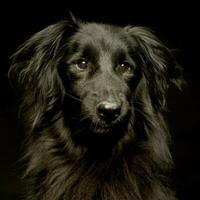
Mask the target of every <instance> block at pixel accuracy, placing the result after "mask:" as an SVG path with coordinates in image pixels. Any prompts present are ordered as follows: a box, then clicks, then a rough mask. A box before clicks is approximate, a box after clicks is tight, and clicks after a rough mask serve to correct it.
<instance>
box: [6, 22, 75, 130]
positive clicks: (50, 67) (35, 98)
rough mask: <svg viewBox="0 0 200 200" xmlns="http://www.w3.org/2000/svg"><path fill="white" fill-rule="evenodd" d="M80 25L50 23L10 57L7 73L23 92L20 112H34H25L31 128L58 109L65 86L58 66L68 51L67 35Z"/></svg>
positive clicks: (14, 85) (13, 84)
mask: <svg viewBox="0 0 200 200" xmlns="http://www.w3.org/2000/svg"><path fill="white" fill-rule="evenodd" d="M77 28H78V25H77V24H74V23H70V22H68V21H61V22H59V23H56V24H54V25H50V26H48V27H47V28H45V29H44V30H42V31H40V32H38V33H36V34H34V35H33V36H32V37H31V38H30V39H29V40H27V41H26V42H25V43H24V44H22V45H21V46H20V47H19V49H18V51H17V52H16V53H15V54H14V55H13V56H12V57H11V61H12V64H11V68H10V70H9V74H8V76H9V79H10V82H11V85H12V86H13V87H14V88H16V89H17V93H18V92H20V93H21V92H22V104H21V112H23V115H24V113H25V114H26V113H28V112H29V115H28V116H30V113H31V117H29V119H27V118H26V115H25V120H28V124H29V128H33V129H34V128H36V127H38V126H40V124H41V122H42V121H45V120H46V121H50V118H51V115H52V116H53V114H51V113H52V111H53V110H56V109H57V110H59V109H58V107H59V106H60V104H61V101H62V99H63V96H64V89H63V85H62V82H61V80H60V77H59V74H58V71H57V68H58V66H59V64H60V63H61V60H62V58H63V57H64V55H63V54H64V53H66V52H65V51H64V48H65V47H66V45H67V40H68V38H69V37H70V36H71V35H73V33H74V32H75V31H76V29H77ZM54 115H55V113H54ZM45 117H48V118H49V119H48V120H47V119H45ZM26 124H27V123H26ZM30 126H31V127H30Z"/></svg>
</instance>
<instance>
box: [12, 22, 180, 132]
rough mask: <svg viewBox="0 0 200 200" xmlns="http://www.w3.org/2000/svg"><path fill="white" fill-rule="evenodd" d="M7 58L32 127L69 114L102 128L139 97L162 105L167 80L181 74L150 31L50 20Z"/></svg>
mask: <svg viewBox="0 0 200 200" xmlns="http://www.w3.org/2000/svg"><path fill="white" fill-rule="evenodd" d="M12 63H13V64H12V67H11V69H10V73H9V75H10V79H11V80H12V83H13V85H16V84H17V85H18V88H19V89H20V90H22V92H23V94H24V96H23V104H22V105H23V106H22V109H23V112H26V113H27V114H28V116H29V117H28V118H27V119H28V122H29V124H30V126H31V127H32V129H34V128H39V127H42V126H43V125H44V124H45V123H50V122H52V121H54V120H56V117H59V116H60V115H61V113H62V114H63V112H64V114H65V113H66V112H68V116H69V115H70V116H71V118H73V117H74V118H77V117H78V118H79V120H83V121H84V120H87V121H88V122H89V123H90V124H92V125H90V126H89V127H91V129H92V130H93V131H94V132H98V131H99V132H107V130H110V129H111V127H120V124H121V123H123V122H124V121H127V119H128V118H130V116H133V113H134V109H135V107H136V104H134V102H136V101H137V102H138V99H139V102H144V101H145V102H148V105H149V107H150V108H151V109H152V110H153V111H154V112H160V111H162V110H163V109H164V107H165V98H166V92H167V89H168V86H169V83H170V82H172V81H173V82H175V83H176V84H178V83H179V82H178V81H176V80H177V78H179V77H180V70H179V68H178V67H177V66H176V63H175V61H174V59H173V56H172V54H171V52H170V50H169V49H168V48H166V47H165V46H164V45H163V44H162V43H161V42H160V41H159V40H158V38H157V37H156V36H155V35H154V34H153V33H152V32H151V31H150V30H148V29H146V28H144V27H131V26H127V27H118V26H113V25H105V24H98V23H80V22H72V23H71V22H68V21H62V22H59V23H57V24H54V25H51V26H49V27H47V28H45V29H44V30H42V31H40V32H39V33H36V34H35V35H33V36H32V37H31V38H30V39H29V40H28V41H26V42H25V43H24V44H23V45H22V46H21V47H20V48H19V50H18V51H17V52H16V53H15V54H14V56H13V57H12ZM66 102H68V104H66ZM72 102H73V103H72ZM73 115H74V116H73Z"/></svg>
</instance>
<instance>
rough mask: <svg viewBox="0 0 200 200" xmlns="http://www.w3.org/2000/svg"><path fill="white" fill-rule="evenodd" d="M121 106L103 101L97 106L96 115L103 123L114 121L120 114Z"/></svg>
mask: <svg viewBox="0 0 200 200" xmlns="http://www.w3.org/2000/svg"><path fill="white" fill-rule="evenodd" d="M120 111H121V104H119V103H117V102H108V101H103V102H101V103H99V104H98V106H97V113H98V115H99V116H100V118H102V119H103V120H105V121H114V120H115V119H116V118H117V117H118V116H119V114H120Z"/></svg>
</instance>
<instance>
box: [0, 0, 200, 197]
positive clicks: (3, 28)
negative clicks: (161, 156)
mask: <svg viewBox="0 0 200 200" xmlns="http://www.w3.org/2000/svg"><path fill="white" fill-rule="evenodd" d="M108 2H109V1H107V2H103V1H93V3H91V4H89V3H87V4H86V2H85V1H84V2H82V3H80V2H74V3H71V4H69V2H68V3H67V2H66V3H60V2H58V1H55V2H54V3H51V2H50V1H49V2H48V3H46V4H43V5H41V3H37V2H36V1H26V3H23V4H22V3H21V4H19V2H18V4H17V5H14V4H13V2H8V1H7V5H5V4H4V5H0V199H1V200H15V199H20V195H19V192H20V190H21V184H20V171H21V170H20V169H21V164H20V163H19V162H18V160H19V158H20V151H21V150H20V149H21V148H20V146H21V144H22V141H23V139H24V133H23V130H22V127H21V125H20V123H19V120H18V116H17V100H16V97H15V95H14V94H13V93H12V90H11V88H10V86H9V84H8V80H7V75H6V73H7V71H8V68H9V57H10V55H12V53H14V51H15V50H16V48H17V46H18V45H19V44H21V43H22V42H23V41H24V40H25V39H28V38H29V37H30V36H31V35H32V34H33V33H35V32H37V31H39V30H41V29H43V28H44V27H46V26H47V25H49V24H52V23H54V22H57V21H59V20H62V19H66V18H67V16H68V10H69V9H70V10H71V11H72V12H73V13H74V14H75V16H76V17H78V18H80V19H82V20H86V21H99V22H106V23H114V24H118V25H126V24H133V25H143V26H148V27H150V28H152V29H154V30H155V31H156V33H157V35H158V36H159V37H160V39H161V40H163V41H164V42H165V43H166V44H167V45H168V47H170V48H172V49H176V50H177V51H176V57H177V60H178V62H179V64H180V65H181V66H182V67H183V68H184V76H185V79H186V81H187V83H188V86H187V87H185V88H184V89H183V92H179V91H178V90H177V89H175V88H173V87H172V88H171V89H170V91H169V98H168V104H169V112H168V115H167V120H168V122H169V127H170V131H171V133H172V139H173V144H172V152H173V157H174V160H175V169H174V171H173V173H172V180H173V182H172V184H173V186H174V188H175V189H176V191H177V195H178V197H179V199H180V200H186V199H187V200H193V199H197V198H198V193H199V187H200V172H199V171H200V164H199V157H200V156H199V152H200V151H199V150H200V145H199V143H200V142H199V136H198V135H199V129H200V128H199V127H200V118H199V116H200V93H199V91H200V90H199V86H200V76H199V60H198V56H199V53H200V52H199V44H198V42H199V38H200V37H199V33H198V28H199V20H198V17H200V16H198V15H199V13H198V12H199V10H198V7H199V6H197V4H194V3H193V2H191V1H190V3H189V4H188V3H184V2H181V3H180V4H178V2H177V3H176V4H175V2H173V3H170V2H169V1H168V2H167V3H166V2H163V1H160V3H159V4H158V3H157V4H156V3H155V4H153V3H148V4H147V3H146V2H141V3H135V2H134V1H132V3H131V2H130V1H129V2H127V1H119V2H117V1H116V2H115V3H110V4H108ZM1 4H2V3H1Z"/></svg>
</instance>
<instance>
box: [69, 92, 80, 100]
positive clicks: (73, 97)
mask: <svg viewBox="0 0 200 200" xmlns="http://www.w3.org/2000/svg"><path fill="white" fill-rule="evenodd" d="M66 95H67V96H69V97H71V98H72V99H75V100H77V101H79V102H81V99H79V98H77V97H75V96H73V95H71V94H69V93H66Z"/></svg>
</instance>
